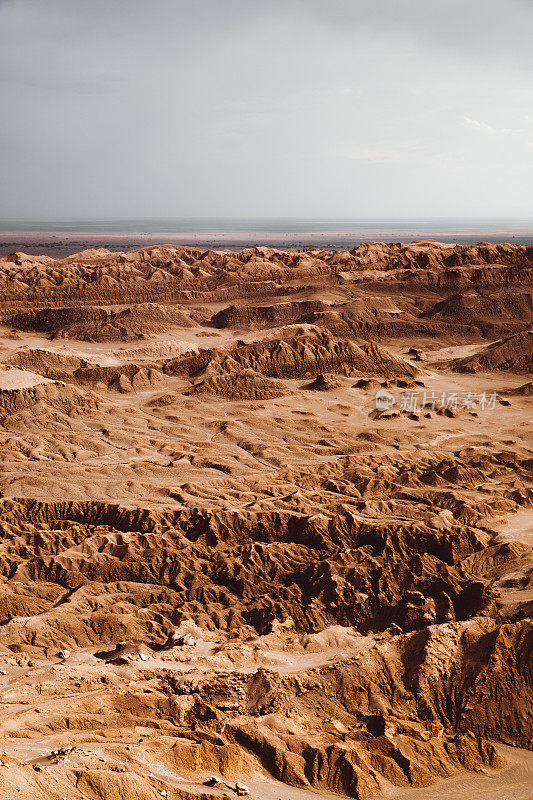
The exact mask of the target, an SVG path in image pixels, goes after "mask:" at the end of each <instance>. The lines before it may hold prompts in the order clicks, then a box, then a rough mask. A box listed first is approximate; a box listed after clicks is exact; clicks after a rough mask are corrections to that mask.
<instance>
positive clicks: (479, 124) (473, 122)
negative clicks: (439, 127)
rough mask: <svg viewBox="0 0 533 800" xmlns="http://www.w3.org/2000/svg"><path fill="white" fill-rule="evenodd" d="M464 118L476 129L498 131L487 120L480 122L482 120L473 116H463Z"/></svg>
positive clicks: (466, 122)
mask: <svg viewBox="0 0 533 800" xmlns="http://www.w3.org/2000/svg"><path fill="white" fill-rule="evenodd" d="M463 120H464V122H465V124H466V125H468V127H470V128H475V129H476V130H478V131H484V132H485V133H496V129H495V128H493V127H492V125H489V124H488V123H487V122H480V120H478V119H472V117H463Z"/></svg>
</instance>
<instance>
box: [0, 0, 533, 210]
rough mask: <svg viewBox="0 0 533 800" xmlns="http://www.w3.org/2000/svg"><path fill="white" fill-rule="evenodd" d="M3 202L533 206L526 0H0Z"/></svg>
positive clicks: (33, 206) (112, 206) (34, 206)
mask: <svg viewBox="0 0 533 800" xmlns="http://www.w3.org/2000/svg"><path fill="white" fill-rule="evenodd" d="M0 104H1V105H0V176H1V177H0V180H1V192H0V214H1V216H2V217H3V218H50V217H90V218H99V217H161V216H163V217H220V216H224V217H233V216H240V217H258V216H270V217H285V216H292V217H307V216H312V217H343V218H345V217H369V216H402V217H409V216H418V217H419V216H454V217H457V216H465V215H466V216H475V217H482V216H494V217H497V216H515V217H527V216H533V0H279V1H278V0H261V2H259V0H187V1H185V0H0Z"/></svg>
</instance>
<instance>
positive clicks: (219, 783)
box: [0, 240, 533, 800]
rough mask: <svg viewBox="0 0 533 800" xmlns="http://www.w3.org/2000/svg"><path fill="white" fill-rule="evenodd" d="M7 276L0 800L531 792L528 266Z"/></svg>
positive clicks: (532, 318)
mask: <svg viewBox="0 0 533 800" xmlns="http://www.w3.org/2000/svg"><path fill="white" fill-rule="evenodd" d="M0 267H1V269H0V325H1V328H0V359H1V362H2V363H1V364H0V422H1V428H0V443H1V446H0V456H1V459H0V489H1V497H0V525H1V530H2V536H1V539H0V567H1V576H2V580H1V584H0V617H1V618H0V797H1V798H2V799H3V800H14V798H25V799H26V800H61V799H62V798H68V800H71V799H72V800H81V798H88V799H89V798H90V800H157V798H161V797H166V798H168V799H169V800H199V799H200V798H202V800H207V799H208V798H209V799H210V800H211V798H226V799H227V798H234V797H237V796H248V797H250V798H255V800H277V798H282V800H304V798H318V799H319V800H326V799H327V798H329V800H333V798H336V797H339V796H341V797H353V798H372V797H383V796H385V797H389V798H393V797H395V798H398V800H400V798H401V799H402V800H407V798H411V797H412V798H413V800H414V798H417V797H424V798H428V800H429V799H430V798H435V799H436V798H441V799H442V800H446V799H447V798H453V797H468V796H472V797H477V796H483V797H489V798H491V797H493V798H502V797H504V796H505V797H508V798H511V799H515V800H527V798H530V797H531V780H532V775H533V753H532V752H531V751H532V750H533V623H532V611H533V551H532V544H533V513H532V511H531V507H532V500H533V482H532V466H533V450H532V442H531V436H530V423H531V398H532V394H533V384H532V378H531V372H532V366H533V334H532V333H531V325H532V323H533V248H527V247H521V246H513V245H510V244H499V245H494V244H483V243H482V244H479V245H476V246H475V247H466V246H459V245H455V246H454V245H444V244H440V243H438V242H435V241H429V240H424V241H418V242H413V243H411V244H408V245H401V244H381V243H374V244H370V245H360V246H359V247H356V248H354V249H353V250H350V251H328V250H319V249H315V250H310V249H306V250H275V249H272V248H267V247H257V248H250V249H247V250H241V251H239V252H233V251H229V250H228V251H214V250H200V249H195V248H187V247H174V246H169V245H165V246H160V247H148V248H144V249H141V250H137V251H132V252H121V253H116V252H114V253H111V252H109V251H107V250H105V249H96V250H88V251H84V252H81V253H77V254H75V255H72V256H69V257H67V258H64V259H62V260H54V259H52V258H50V257H47V256H29V255H25V254H24V253H20V252H16V253H13V254H11V255H9V256H6V257H3V258H0Z"/></svg>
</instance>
